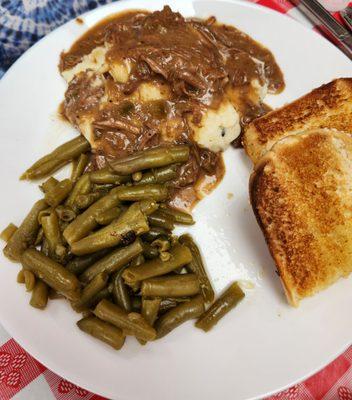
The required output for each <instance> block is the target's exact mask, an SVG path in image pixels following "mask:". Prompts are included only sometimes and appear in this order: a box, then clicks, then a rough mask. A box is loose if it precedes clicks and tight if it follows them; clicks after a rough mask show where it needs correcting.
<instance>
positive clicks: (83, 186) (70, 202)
mask: <svg viewBox="0 0 352 400" xmlns="http://www.w3.org/2000/svg"><path fill="white" fill-rule="evenodd" d="M91 186H92V184H91V182H90V178H89V175H88V174H84V175H82V176H81V177H80V178H79V179H78V181H77V182H76V183H75V185H74V187H73V189H72V190H71V193H70V194H69V196H68V198H67V199H66V201H65V205H66V206H68V207H71V208H72V209H73V210H75V211H76V210H77V208H78V207H77V206H76V198H77V196H79V195H80V194H88V193H89V192H90V190H91Z"/></svg>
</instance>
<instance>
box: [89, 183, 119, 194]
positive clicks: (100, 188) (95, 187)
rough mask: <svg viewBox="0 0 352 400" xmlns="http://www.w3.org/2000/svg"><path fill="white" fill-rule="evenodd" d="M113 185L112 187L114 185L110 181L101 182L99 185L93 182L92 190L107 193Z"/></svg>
mask: <svg viewBox="0 0 352 400" xmlns="http://www.w3.org/2000/svg"><path fill="white" fill-rule="evenodd" d="M113 187H114V185H111V184H110V183H106V184H101V185H99V184H97V183H93V185H92V191H93V192H101V193H108V192H109V191H110V190H111V189H112V188H113Z"/></svg>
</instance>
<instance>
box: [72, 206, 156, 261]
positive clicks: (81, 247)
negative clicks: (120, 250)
mask: <svg viewBox="0 0 352 400" xmlns="http://www.w3.org/2000/svg"><path fill="white" fill-rule="evenodd" d="M81 215H82V214H81ZM78 218H79V217H77V218H76V221H77V219H78ZM67 229H68V228H67ZM67 229H66V231H67ZM148 230H149V225H148V221H147V218H146V216H145V214H144V213H143V212H142V207H141V205H140V203H133V204H132V205H131V206H130V207H129V208H128V209H127V210H126V211H125V212H124V213H123V214H122V215H121V216H120V217H119V218H118V219H117V220H115V221H113V222H112V223H111V224H109V225H107V226H105V227H104V228H101V229H99V230H98V231H96V232H94V233H92V234H91V235H89V236H87V237H85V238H83V239H81V240H79V241H77V242H74V243H72V244H71V251H72V253H73V254H76V255H82V254H89V253H94V252H95V251H98V250H101V249H106V248H110V247H114V246H117V245H118V244H119V243H121V242H122V243H124V242H126V241H127V243H128V242H129V241H131V239H133V238H134V237H135V236H138V235H141V234H142V233H144V232H147V231H148ZM66 231H65V232H66ZM65 232H64V233H65Z"/></svg>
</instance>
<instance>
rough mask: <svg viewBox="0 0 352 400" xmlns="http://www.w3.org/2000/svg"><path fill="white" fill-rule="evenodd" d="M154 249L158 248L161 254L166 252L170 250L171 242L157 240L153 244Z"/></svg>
mask: <svg viewBox="0 0 352 400" xmlns="http://www.w3.org/2000/svg"><path fill="white" fill-rule="evenodd" d="M151 246H152V247H156V248H157V249H158V251H159V253H163V252H165V251H168V250H170V247H171V245H170V242H169V241H168V240H167V239H155V240H154V241H153V242H152V243H151Z"/></svg>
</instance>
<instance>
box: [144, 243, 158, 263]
mask: <svg viewBox="0 0 352 400" xmlns="http://www.w3.org/2000/svg"><path fill="white" fill-rule="evenodd" d="M143 255H144V257H145V258H146V259H148V260H152V259H153V258H156V257H158V255H159V251H158V249H157V248H156V247H153V246H151V245H150V244H149V243H143Z"/></svg>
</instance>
